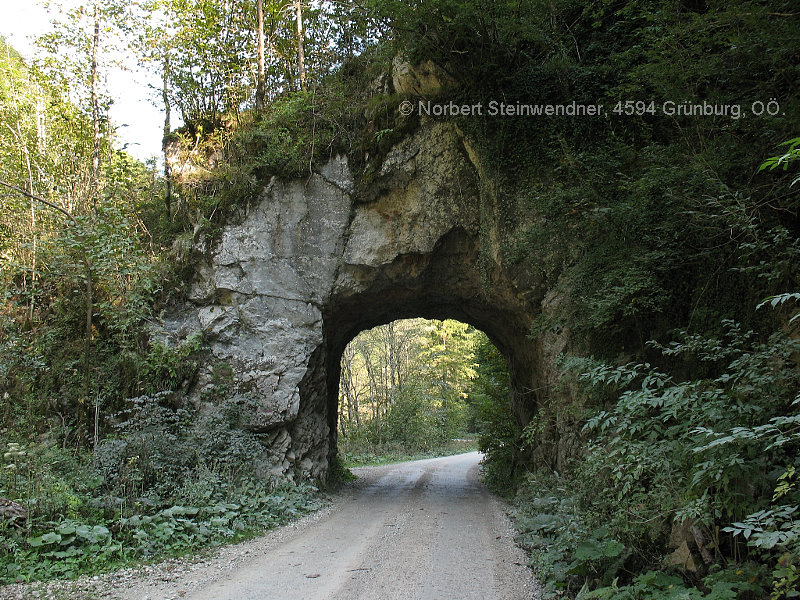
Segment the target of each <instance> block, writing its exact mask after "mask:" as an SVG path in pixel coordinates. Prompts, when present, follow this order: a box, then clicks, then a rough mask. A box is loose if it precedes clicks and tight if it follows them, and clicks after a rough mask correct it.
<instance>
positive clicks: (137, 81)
mask: <svg viewBox="0 0 800 600" xmlns="http://www.w3.org/2000/svg"><path fill="white" fill-rule="evenodd" d="M51 18H52V16H51V15H49V14H48V13H47V11H46V10H45V9H44V8H43V7H42V3H41V1H40V0H0V35H2V36H3V37H5V38H6V40H7V41H8V43H9V44H11V46H13V47H14V48H15V49H16V50H17V51H19V52H20V54H22V55H23V56H24V57H25V58H26V59H27V60H30V59H31V58H33V56H34V54H35V53H36V48H35V45H34V43H33V38H34V37H35V36H37V35H41V34H42V33H45V32H46V31H47V30H48V27H49V24H50V19H51ZM131 67H135V65H131ZM148 82H151V83H154V84H155V85H159V84H160V82H157V81H156V82H152V76H148V75H147V74H146V73H144V72H142V71H141V70H138V69H137V70H133V71H122V70H118V71H115V72H111V73H109V74H108V88H109V93H110V95H111V97H112V98H114V104H113V106H112V107H111V121H112V123H113V124H114V125H116V127H117V144H116V145H117V147H118V148H123V147H124V148H125V150H126V151H127V152H129V153H130V154H131V155H133V156H134V157H136V158H138V159H139V160H146V159H148V158H150V157H151V156H156V157H159V156H160V155H161V138H162V136H163V127H164V112H163V111H162V110H160V109H158V108H156V106H154V105H153V102H152V100H154V99H156V97H155V95H154V93H153V91H152V90H151V89H149V88H148V86H147V84H148Z"/></svg>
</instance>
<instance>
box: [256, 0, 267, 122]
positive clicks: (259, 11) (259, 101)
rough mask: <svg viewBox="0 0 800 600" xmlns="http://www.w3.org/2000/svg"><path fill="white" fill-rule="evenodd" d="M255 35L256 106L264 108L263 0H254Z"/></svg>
mask: <svg viewBox="0 0 800 600" xmlns="http://www.w3.org/2000/svg"><path fill="white" fill-rule="evenodd" d="M256 16H257V20H258V23H257V24H256V35H257V37H258V49H257V56H256V61H257V63H258V75H257V83H256V108H264V103H265V101H266V96H267V72H266V65H265V60H264V0H256Z"/></svg>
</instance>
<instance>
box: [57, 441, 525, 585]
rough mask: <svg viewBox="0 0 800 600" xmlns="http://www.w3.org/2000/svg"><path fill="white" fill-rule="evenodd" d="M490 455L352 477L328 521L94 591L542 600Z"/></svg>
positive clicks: (323, 516) (109, 581) (324, 514)
mask: <svg viewBox="0 0 800 600" xmlns="http://www.w3.org/2000/svg"><path fill="white" fill-rule="evenodd" d="M480 458H481V455H480V454H478V453H477V452H473V453H469V454H461V455H458V456H450V457H445V458H434V459H428V460H421V461H414V462H406V463H399V464H394V465H388V466H383V467H364V468H359V469H353V472H354V473H355V474H356V475H358V481H356V482H354V483H353V484H350V485H348V486H346V488H345V490H344V491H343V492H341V493H340V494H339V495H338V496H337V498H336V500H335V502H334V503H333V505H332V506H331V507H329V508H328V509H325V510H323V511H321V512H320V513H316V514H315V515H312V516H310V517H306V518H304V519H302V520H301V521H300V522H298V523H296V524H294V525H291V526H288V527H283V528H281V529H278V530H276V531H274V532H272V533H270V534H269V535H266V536H264V537H262V538H258V539H254V540H250V541H248V542H245V543H244V544H239V545H236V546H229V547H227V548H224V549H222V550H220V551H219V552H217V553H215V554H214V555H211V556H208V557H205V558H202V559H199V560H195V561H185V562H181V561H171V562H169V563H165V564H164V565H160V566H157V567H155V568H153V567H148V568H145V569H144V570H143V571H140V572H138V573H137V572H136V570H127V571H126V572H124V573H122V574H116V575H112V576H111V577H103V578H102V579H101V580H100V581H97V582H96V585H90V586H89V587H90V588H91V592H89V595H90V597H95V598H115V599H120V600H172V599H178V598H184V599H189V600H273V599H281V600H295V599H296V600H315V599H320V600H322V599H326V600H328V599H331V600H344V599H347V600H356V599H379V600H396V599H397V600H399V599H420V600H422V599H436V600H443V599H458V600H469V599H473V598H474V599H481V600H490V599H498V600H516V599H530V598H537V597H538V585H537V584H536V581H535V580H534V579H533V577H532V575H531V572H530V570H529V569H528V568H527V567H526V566H525V563H526V557H525V554H524V552H523V551H522V550H520V549H519V548H518V547H516V546H515V545H514V542H513V536H514V531H513V529H512V528H511V526H510V523H509V521H508V519H507V517H506V515H505V513H504V511H503V509H504V506H503V504H502V503H501V502H500V501H499V500H498V499H496V498H495V497H494V496H492V495H491V494H490V493H489V492H488V491H487V490H486V488H485V487H484V486H483V485H482V484H481V482H480V477H479V470H478V469H479V461H480ZM95 579H96V578H95ZM84 589H85V588H84ZM101 590H102V591H101ZM86 591H89V590H88V589H87V590H86ZM42 597H46V595H43V596H42Z"/></svg>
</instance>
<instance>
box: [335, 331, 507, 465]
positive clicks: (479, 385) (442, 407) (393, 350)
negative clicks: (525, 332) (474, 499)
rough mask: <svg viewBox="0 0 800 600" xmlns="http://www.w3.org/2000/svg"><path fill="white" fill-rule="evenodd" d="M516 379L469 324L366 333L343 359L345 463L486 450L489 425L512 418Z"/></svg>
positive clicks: (340, 426)
mask: <svg viewBox="0 0 800 600" xmlns="http://www.w3.org/2000/svg"><path fill="white" fill-rule="evenodd" d="M509 379H510V378H509V373H508V368H507V365H506V362H505V359H504V358H503V356H502V354H501V353H500V352H499V351H498V350H497V348H496V347H495V346H494V344H492V342H491V341H490V340H489V337H488V336H487V335H486V334H485V333H484V332H483V331H481V330H480V329H477V328H475V327H473V326H472V325H470V324H468V323H464V322H461V321H457V320H454V319H445V320H439V319H424V318H412V319H400V320H395V321H391V322H389V323H387V324H384V325H379V326H376V327H373V328H371V329H367V330H364V331H362V332H360V333H359V334H358V335H357V336H355V338H353V339H352V340H351V341H350V342H349V343H348V344H347V346H346V347H345V349H344V351H343V352H342V356H341V359H340V378H339V390H338V410H337V415H336V418H337V431H336V435H337V440H338V451H339V456H340V457H341V458H342V459H343V460H344V461H345V463H347V464H353V463H364V462H371V461H376V460H381V459H387V458H392V459H405V458H411V457H416V456H424V455H434V454H435V455H443V454H456V453H459V452H466V451H470V450H474V449H476V448H477V447H478V446H479V445H481V446H482V447H483V446H484V445H485V440H481V437H480V436H481V434H482V433H484V434H485V432H486V429H487V427H486V421H487V419H489V418H496V415H497V414H498V413H500V412H503V411H504V412H505V413H507V414H510V399H509V394H510V392H509V390H510V385H509Z"/></svg>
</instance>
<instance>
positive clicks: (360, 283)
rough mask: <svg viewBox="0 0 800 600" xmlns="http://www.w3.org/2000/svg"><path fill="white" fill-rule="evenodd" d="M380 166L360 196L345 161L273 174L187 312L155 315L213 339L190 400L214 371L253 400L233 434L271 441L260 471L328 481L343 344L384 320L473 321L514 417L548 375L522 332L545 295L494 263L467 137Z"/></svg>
mask: <svg viewBox="0 0 800 600" xmlns="http://www.w3.org/2000/svg"><path fill="white" fill-rule="evenodd" d="M376 172H377V175H376V176H375V178H374V181H372V182H371V185H370V186H369V193H368V194H367V195H363V193H361V192H359V193H357V192H356V191H355V190H356V189H357V186H356V185H355V182H354V178H353V175H352V174H351V172H350V169H349V168H348V165H347V161H346V159H345V158H343V157H338V158H335V159H333V160H331V161H330V162H329V163H328V164H326V165H324V166H323V167H320V168H318V169H317V171H316V172H315V173H314V174H313V175H312V176H311V177H310V178H305V179H303V180H298V181H288V182H284V181H278V180H275V179H273V180H272V181H271V182H270V183H269V184H268V185H267V186H266V187H265V189H264V190H263V192H262V193H261V195H260V196H259V199H258V201H257V202H256V203H255V204H254V205H253V206H251V207H250V208H249V210H248V211H246V212H245V213H244V214H242V215H240V216H239V219H238V220H237V222H236V223H232V224H230V225H229V226H228V227H227V228H225V230H224V231H223V233H222V235H221V237H220V239H219V241H218V243H217V244H216V245H215V247H214V248H213V249H212V250H211V251H210V252H208V253H207V254H206V256H207V258H206V260H205V261H204V262H203V263H202V264H198V265H197V267H196V269H195V281H194V284H193V287H192V292H191V294H190V299H189V303H188V304H187V305H184V306H179V307H175V310H174V311H173V313H172V315H173V316H168V317H166V319H165V322H164V330H165V334H166V335H167V336H168V337H170V338H171V339H173V340H174V341H176V342H177V341H179V340H180V339H181V338H185V337H187V336H189V335H192V334H196V333H197V332H202V333H203V335H204V339H205V340H207V342H208V344H209V346H210V355H209V357H208V359H207V361H206V363H205V364H204V366H203V367H202V372H201V374H200V377H199V379H198V382H197V383H196V384H195V387H194V390H193V392H194V396H195V397H196V398H197V399H198V401H199V398H201V397H203V391H204V389H208V388H209V387H210V386H211V385H212V373H213V370H214V368H215V366H219V365H220V364H225V365H226V372H227V371H228V370H229V371H230V373H232V380H233V382H232V386H233V390H234V393H235V394H237V395H239V396H241V397H243V398H245V399H246V402H245V405H246V406H248V407H250V408H248V413H247V414H246V416H245V418H244V420H243V424H242V426H243V427H245V428H248V429H250V430H252V431H256V432H262V433H266V434H269V435H267V436H266V438H267V439H268V440H269V442H268V443H267V447H265V455H264V456H265V457H266V458H264V460H266V461H267V462H268V470H269V472H270V474H271V475H282V476H285V477H288V478H294V477H315V478H324V477H325V475H326V473H327V469H328V460H329V458H330V457H331V455H332V453H334V452H335V449H336V418H337V410H336V409H337V402H338V385H339V374H340V373H339V368H340V367H339V361H340V358H341V354H342V351H343V350H344V348H345V346H346V345H347V343H348V342H349V341H350V340H351V339H352V338H353V337H354V336H355V335H357V334H358V333H359V332H360V331H362V330H363V329H366V328H369V327H373V326H376V325H379V324H382V323H387V322H390V321H392V320H394V319H399V318H407V317H417V316H421V317H427V318H441V319H443V318H456V319H459V320H462V321H465V322H469V323H472V324H473V325H475V326H476V327H479V328H481V329H482V330H483V331H485V332H486V333H487V334H488V335H489V337H490V338H491V339H492V341H493V342H494V343H495V345H496V346H497V347H498V349H499V350H500V351H501V352H502V353H503V354H504V355H505V356H506V359H507V361H508V363H509V367H510V370H511V375H512V387H513V390H514V391H513V397H512V399H511V401H512V407H513V408H514V410H515V412H516V413H517V415H518V416H519V417H520V419H521V420H522V421H523V422H525V421H526V420H527V419H529V418H530V416H531V415H532V414H533V411H534V410H535V405H536V395H537V392H536V391H535V390H537V388H538V387H539V385H538V383H537V382H539V381H540V379H541V378H542V377H543V376H544V372H543V371H541V369H539V367H538V366H537V358H540V357H541V349H540V348H538V347H537V346H536V344H534V343H533V342H531V340H530V339H529V338H528V334H529V331H530V324H531V321H532V319H533V318H534V317H535V316H536V315H537V314H538V312H539V311H540V310H541V304H542V301H543V300H544V298H545V290H544V289H542V290H538V289H536V288H535V287H534V288H531V286H530V285H528V284H527V283H526V290H525V293H522V292H521V290H520V289H519V283H520V280H519V277H517V276H516V275H514V274H513V273H512V271H511V270H510V269H508V268H506V267H505V266H504V265H503V264H501V262H500V260H499V259H498V256H499V255H500V252H499V250H498V248H497V247H496V246H497V242H496V240H498V239H500V238H501V235H500V224H499V223H498V220H499V219H498V217H497V216H496V215H497V214H498V211H497V210H495V208H496V207H492V206H490V205H487V203H489V204H491V199H488V200H487V199H486V198H481V181H480V179H481V175H480V168H479V165H476V164H475V159H474V153H473V152H472V150H471V149H470V148H469V146H468V145H466V142H465V139H464V137H463V135H462V134H461V133H460V132H459V131H458V130H457V129H456V128H455V127H453V126H451V125H448V124H446V123H432V124H427V125H425V126H424V127H422V128H421V129H420V130H418V131H417V132H416V133H415V134H414V135H413V136H410V137H409V138H407V139H405V140H404V141H402V142H401V143H399V144H398V145H397V146H395V148H394V149H393V150H392V151H390V152H389V154H388V155H387V156H386V158H385V159H384V161H383V164H382V165H381V166H380V168H379V169H377V171H376ZM358 189H359V190H361V189H366V188H363V186H358ZM359 194H361V195H359ZM556 345H557V344H556ZM553 351H555V349H553V348H551V349H550V352H553Z"/></svg>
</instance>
